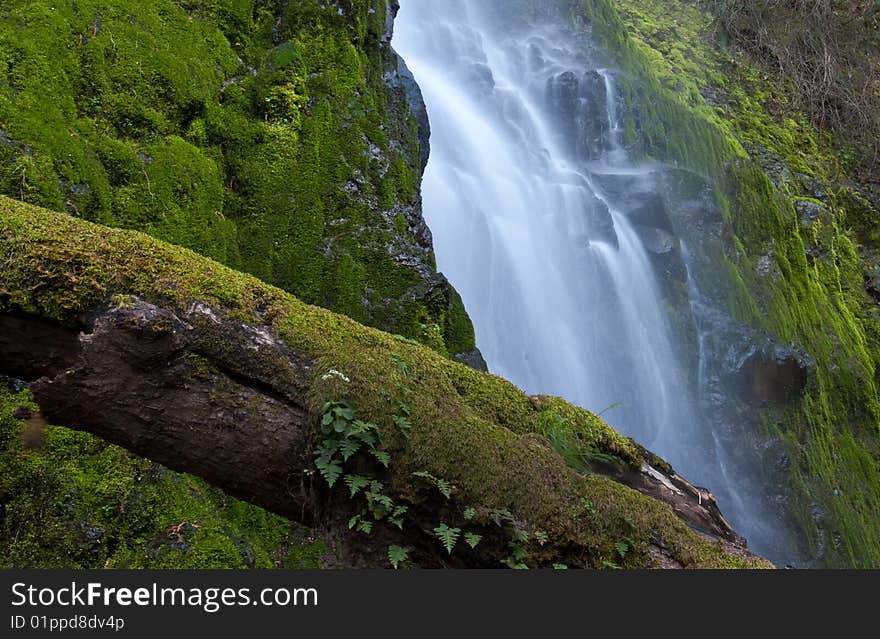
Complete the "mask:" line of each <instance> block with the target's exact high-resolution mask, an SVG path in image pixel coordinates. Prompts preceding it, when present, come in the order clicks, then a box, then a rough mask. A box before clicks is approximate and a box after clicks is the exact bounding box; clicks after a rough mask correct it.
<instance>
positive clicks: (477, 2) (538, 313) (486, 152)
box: [393, 0, 740, 523]
mask: <svg viewBox="0 0 880 639" xmlns="http://www.w3.org/2000/svg"><path fill="white" fill-rule="evenodd" d="M499 1H500V0H499ZM492 5H493V2H492V0H488V1H487V0H473V1H468V0H430V2H429V1H427V0H401V11H400V14H399V16H398V18H397V23H396V26H395V36H394V40H393V45H394V47H395V49H396V50H397V51H398V52H399V53H400V54H401V56H402V57H403V58H404V59H405V60H406V63H407V65H408V66H409V68H410V69H411V71H412V72H413V75H414V76H415V79H416V81H417V82H418V84H419V86H420V87H421V90H422V93H423V95H424V99H425V103H426V105H427V109H428V116H429V119H430V122H431V130H432V135H431V156H430V161H429V163H428V166H427V169H426V173H425V176H424V182H423V187H422V188H423V197H424V214H425V218H426V220H427V222H428V224H429V226H430V228H431V229H432V231H433V234H434V243H435V249H436V253H437V259H438V266H439V268H440V270H441V271H443V272H444V273H445V274H446V275H447V277H448V278H449V279H450V281H451V282H452V283H453V285H454V286H455V287H456V288H457V289H458V291H459V292H460V293H461V295H462V297H463V299H464V302H465V305H466V307H467V310H468V312H469V313H470V316H471V318H472V319H473V321H474V325H475V329H476V334H477V344H478V346H479V348H480V349H481V350H482V352H483V355H484V356H485V358H486V361H487V363H488V364H489V367H490V369H491V370H492V372H494V373H496V374H499V375H501V376H503V377H506V378H508V379H510V380H511V381H513V382H514V383H515V384H517V385H518V386H520V387H521V388H522V389H524V390H525V391H526V392H529V393H534V394H537V393H543V394H552V395H559V396H562V397H565V398H566V399H568V400H569V401H571V402H573V403H576V404H578V405H580V406H583V407H585V408H588V409H590V410H593V411H594V412H597V413H602V416H603V418H604V419H605V420H606V421H608V422H609V423H610V424H611V425H613V426H614V427H616V428H617V429H618V430H620V431H621V432H623V433H625V434H627V435H629V436H632V437H634V438H635V439H636V440H638V441H639V442H640V443H642V444H643V445H645V446H647V447H649V448H650V449H652V450H654V451H655V452H657V453H658V454H660V455H662V456H664V457H666V458H667V459H669V460H670V461H671V462H672V463H673V464H674V465H675V466H676V467H677V468H679V469H681V471H682V472H683V474H687V475H688V477H689V478H690V479H692V480H693V481H695V482H698V483H702V484H704V485H708V486H711V487H714V485H715V484H717V483H718V482H719V481H725V480H724V476H723V474H722V473H721V472H720V470H721V469H720V468H719V465H718V461H717V455H715V453H714V451H713V448H714V445H713V443H712V441H711V438H707V437H706V435H707V434H706V433H705V432H703V431H704V429H703V428H702V426H701V419H700V418H699V417H698V414H699V411H698V409H697V402H696V401H695V400H694V399H693V395H694V393H693V392H692V390H691V389H692V383H689V382H688V381H687V380H688V379H689V376H688V374H687V370H686V366H685V365H683V362H682V361H681V360H682V359H683V358H682V357H681V354H680V353H679V352H678V350H677V345H676V342H677V339H676V337H675V333H674V330H673V328H672V326H671V324H670V320H669V317H668V313H667V312H666V309H667V300H666V299H665V296H664V289H663V286H662V282H661V281H660V279H659V278H658V273H657V272H656V267H655V265H654V262H653V261H652V259H651V252H650V250H649V247H650V245H651V242H655V243H656V238H657V236H658V235H657V234H658V233H659V231H658V229H656V228H653V227H652V226H651V225H650V224H651V221H650V217H651V215H650V210H651V206H652V203H654V202H655V201H656V198H657V195H656V193H657V186H656V184H655V180H656V167H652V166H646V165H640V164H638V163H635V162H633V161H631V159H630V158H629V157H628V153H627V151H626V150H625V148H624V147H623V145H622V143H621V135H622V131H621V125H620V120H619V111H620V109H621V106H620V105H619V102H618V96H617V91H616V87H615V73H614V71H613V70H610V69H606V68H604V67H603V66H602V65H601V64H600V63H598V62H597V61H596V60H594V59H593V57H594V56H593V54H591V53H590V50H589V48H588V47H586V46H585V45H584V42H583V41H582V39H576V38H575V37H574V36H573V34H572V33H571V32H570V31H569V30H566V29H565V28H564V27H563V26H561V25H556V26H554V25H553V24H550V23H549V22H551V21H548V24H544V25H530V26H529V27H528V28H524V27H523V26H522V25H519V26H517V25H516V24H514V21H511V22H510V23H509V24H508V23H506V22H505V21H504V20H499V16H500V15H503V14H502V13H499V12H496V11H491V10H490V9H492ZM723 488H726V487H723ZM730 505H731V506H734V505H735V506H737V508H739V506H740V504H730ZM724 507H725V504H722V508H724ZM736 514H737V513H734V515H736ZM734 519H735V517H734ZM734 523H738V522H736V521H735V522H734Z"/></svg>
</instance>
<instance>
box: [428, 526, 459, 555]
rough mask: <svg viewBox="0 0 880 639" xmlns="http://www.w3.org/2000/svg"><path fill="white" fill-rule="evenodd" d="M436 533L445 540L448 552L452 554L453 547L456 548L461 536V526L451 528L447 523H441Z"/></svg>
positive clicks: (444, 543)
mask: <svg viewBox="0 0 880 639" xmlns="http://www.w3.org/2000/svg"><path fill="white" fill-rule="evenodd" d="M434 534H436V535H437V537H438V538H439V539H440V541H441V542H443V547H444V548H446V552H448V553H449V554H450V555H451V554H452V549H453V548H455V544H456V542H457V541H458V538H459V537H460V536H461V528H450V527H449V526H447V525H446V524H440V525H439V526H437V527H436V528H435V529H434Z"/></svg>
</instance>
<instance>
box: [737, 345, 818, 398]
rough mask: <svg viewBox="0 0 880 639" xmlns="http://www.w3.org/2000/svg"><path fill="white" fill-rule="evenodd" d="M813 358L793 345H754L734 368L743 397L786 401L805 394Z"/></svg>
mask: <svg viewBox="0 0 880 639" xmlns="http://www.w3.org/2000/svg"><path fill="white" fill-rule="evenodd" d="M809 371H810V359H809V358H807V357H806V356H805V355H803V354H801V353H798V352H796V351H795V350H794V349H791V348H788V347H785V346H781V345H772V346H767V345H765V346H763V347H756V348H754V349H752V352H751V353H749V354H748V355H747V356H746V357H744V358H743V359H742V361H741V362H740V363H739V365H738V366H737V367H736V370H735V373H734V375H735V380H736V388H737V390H738V392H739V394H740V397H741V398H742V399H744V400H745V401H747V402H749V403H750V404H752V405H767V404H778V405H779V404H786V403H789V402H792V401H795V400H797V399H799V398H801V397H802V396H803V393H804V390H805V389H806V386H807V381H808V379H809Z"/></svg>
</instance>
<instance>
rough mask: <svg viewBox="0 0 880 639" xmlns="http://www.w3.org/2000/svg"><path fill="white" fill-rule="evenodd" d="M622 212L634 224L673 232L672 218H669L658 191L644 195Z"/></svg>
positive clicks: (664, 203)
mask: <svg viewBox="0 0 880 639" xmlns="http://www.w3.org/2000/svg"><path fill="white" fill-rule="evenodd" d="M624 213H626V216H627V218H629V220H630V222H632V223H633V224H634V225H636V226H644V227H648V228H655V229H661V230H663V231H667V232H669V233H672V232H673V226H672V220H670V218H669V212H668V210H667V208H666V202H665V201H664V199H663V196H662V195H660V194H659V193H655V194H651V195H646V196H644V197H643V198H641V199H640V201H638V202H636V203H635V205H634V206H633V207H632V208H630V209H629V210H626V211H624Z"/></svg>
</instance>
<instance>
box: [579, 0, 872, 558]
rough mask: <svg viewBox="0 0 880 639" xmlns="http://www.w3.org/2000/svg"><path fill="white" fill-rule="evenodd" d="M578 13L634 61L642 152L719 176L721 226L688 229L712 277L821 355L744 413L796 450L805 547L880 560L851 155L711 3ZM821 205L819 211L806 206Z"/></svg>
mask: <svg viewBox="0 0 880 639" xmlns="http://www.w3.org/2000/svg"><path fill="white" fill-rule="evenodd" d="M572 11H573V12H574V13H575V15H576V16H578V17H580V18H581V19H583V18H586V19H587V20H589V21H590V22H591V24H592V26H593V29H594V34H595V36H596V37H597V38H598V39H599V41H600V43H601V44H602V46H603V48H604V49H605V51H606V52H607V53H608V54H609V55H610V57H611V58H612V60H613V64H615V65H616V66H618V68H620V69H621V70H622V71H623V76H624V81H623V82H622V83H621V84H622V90H623V93H624V97H625V99H626V100H627V109H626V111H627V114H628V116H627V119H628V120H629V122H628V124H627V130H628V139H629V142H630V144H631V145H632V147H633V150H634V151H635V152H636V153H638V154H641V155H642V156H644V157H649V158H654V159H657V160H661V161H663V162H666V163H671V164H674V165H676V166H678V167H680V168H683V169H687V170H689V171H692V172H694V173H696V174H698V175H700V176H702V177H703V178H704V179H708V180H709V181H710V183H711V185H712V188H713V191H714V194H713V197H714V200H715V203H716V206H717V209H718V216H719V221H720V223H721V226H722V232H721V233H720V235H719V236H718V237H715V238H712V237H709V238H707V237H705V236H703V237H701V238H693V242H691V238H687V239H688V241H689V245H690V248H692V249H693V251H694V252H695V253H697V255H696V261H697V263H698V265H700V266H701V267H700V268H698V269H697V271H698V272H697V274H696V275H697V277H698V278H699V279H700V285H701V286H700V288H701V289H702V290H703V291H706V292H710V294H711V295H712V297H713V301H714V302H715V303H716V304H717V305H718V306H719V307H720V308H724V309H726V310H727V311H728V312H729V313H730V315H731V316H732V317H733V318H735V319H736V320H738V321H741V322H743V323H746V324H749V325H751V326H753V327H756V328H759V329H761V330H763V331H766V332H767V333H769V334H770V335H772V336H774V337H775V339H776V340H777V341H778V342H780V343H783V344H792V345H794V346H795V347H796V348H797V349H798V350H803V351H806V352H807V353H809V355H810V356H811V357H812V359H813V360H814V362H815V366H814V368H812V369H811V370H812V373H811V375H810V378H809V380H808V384H807V389H806V392H805V394H804V397H803V399H802V400H799V401H798V402H797V403H796V404H795V405H794V406H789V407H785V408H781V409H780V408H778V407H773V408H767V409H766V410H763V411H762V410H761V409H760V408H758V409H757V412H756V410H755V409H754V408H751V409H747V410H745V411H744V413H743V414H748V412H749V411H750V412H751V413H752V414H753V415H756V416H757V419H756V420H755V421H756V422H758V424H757V425H756V428H757V430H758V431H759V434H760V436H763V437H765V438H771V437H774V438H778V439H779V440H780V441H782V442H784V444H785V446H786V449H787V456H788V457H789V458H790V459H791V460H792V463H791V465H790V473H789V475H790V484H791V485H790V488H791V495H792V497H791V500H790V504H789V506H790V508H791V511H792V512H793V514H794V516H795V517H796V518H797V520H798V527H799V529H800V530H801V533H802V536H803V538H804V539H805V540H806V546H807V549H806V550H807V554H808V555H810V556H812V557H813V558H814V559H815V561H817V562H818V563H820V564H824V565H837V566H839V565H851V566H862V567H876V566H877V565H880V519H878V513H880V472H878V470H880V468H878V450H880V410H878V409H880V403H878V401H880V395H878V385H877V383H878V378H877V364H878V361H880V359H878V358H880V348H878V347H880V342H878V332H880V331H878V328H880V323H878V319H880V316H878V310H877V306H876V303H875V302H874V301H873V300H872V299H870V298H869V296H868V294H867V292H866V289H865V286H864V283H865V280H866V273H867V265H866V261H865V259H864V258H865V257H868V256H869V255H870V254H872V251H873V246H874V243H875V241H876V238H875V237H874V235H875V233H874V231H873V230H872V229H873V227H874V223H873V221H874V220H876V216H877V211H876V210H875V209H873V208H872V207H871V205H870V204H869V202H868V199H867V198H866V197H863V196H862V195H861V194H860V193H859V191H858V186H857V185H856V184H854V183H853V182H852V180H850V179H849V175H848V170H849V168H851V167H849V165H848V159H847V154H846V153H845V152H841V151H840V150H839V149H836V148H835V147H834V146H833V145H832V141H831V140H829V139H828V138H827V136H826V135H823V134H822V133H820V132H818V131H816V130H815V129H814V128H813V127H812V126H811V125H810V124H809V123H808V121H807V118H805V117H804V116H803V115H802V114H800V113H797V112H795V111H793V110H792V109H791V107H790V106H788V100H787V97H786V92H785V87H774V86H772V85H771V84H770V83H768V82H767V79H766V78H765V77H764V76H763V75H762V74H761V73H760V71H759V70H758V69H755V68H753V67H750V66H749V65H748V64H747V63H746V62H745V61H744V60H743V59H742V57H741V56H738V55H737V54H736V53H735V52H731V51H727V50H724V49H722V48H720V47H718V46H716V45H715V43H714V41H713V38H712V16H711V15H709V14H708V13H706V12H705V11H704V10H703V9H701V7H700V6H699V5H697V4H694V3H689V2H683V1H682V2H679V1H676V2H643V1H639V2H630V1H628V0H616V1H614V2H610V1H608V2H606V1H604V0H598V1H591V2H582V3H574V4H572ZM627 78H628V79H629V80H628V81H627V80H626V79H627ZM810 202H812V203H813V204H814V206H813V207H807V208H811V210H814V211H818V213H816V214H815V215H813V214H811V215H807V216H805V215H804V211H805V210H806V209H805V204H804V203H810ZM816 207H819V208H818V209H817V208H816Z"/></svg>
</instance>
